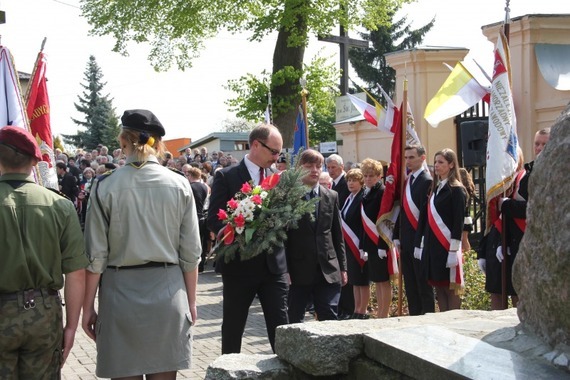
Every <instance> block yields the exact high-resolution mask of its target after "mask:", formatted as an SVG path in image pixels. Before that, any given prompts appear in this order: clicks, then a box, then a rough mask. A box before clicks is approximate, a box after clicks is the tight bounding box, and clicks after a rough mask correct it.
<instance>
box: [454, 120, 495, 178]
mask: <svg viewBox="0 0 570 380" xmlns="http://www.w3.org/2000/svg"><path fill="white" fill-rule="evenodd" d="M459 133H460V138H461V151H462V153H463V166H464V167H470V166H483V165H485V164H486V155H487V138H488V133H489V122H488V121H487V120H476V121H464V122H462V123H461V125H460V126H459Z"/></svg>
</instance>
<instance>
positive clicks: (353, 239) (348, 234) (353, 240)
mask: <svg viewBox="0 0 570 380" xmlns="http://www.w3.org/2000/svg"><path fill="white" fill-rule="evenodd" d="M341 220H342V236H343V237H344V242H345V243H346V245H347V246H348V248H350V252H352V256H354V258H355V259H356V262H357V263H358V265H360V268H362V267H364V264H365V263H366V262H365V261H364V260H363V259H362V258H361V257H360V250H359V249H358V247H359V246H360V239H359V238H358V237H357V236H356V234H355V233H354V231H353V230H352V229H351V228H350V227H349V225H348V224H346V222H345V221H344V219H341Z"/></svg>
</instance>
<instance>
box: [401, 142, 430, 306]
mask: <svg viewBox="0 0 570 380" xmlns="http://www.w3.org/2000/svg"><path fill="white" fill-rule="evenodd" d="M404 158H405V160H406V167H407V168H408V170H409V172H410V175H409V176H408V179H407V180H406V184H405V187H404V198H405V199H404V202H403V207H402V209H401V211H400V216H399V218H398V221H397V222H396V226H395V228H394V243H395V244H396V246H398V249H399V250H400V260H401V262H402V275H403V276H404V284H405V287H406V298H407V299H408V310H409V313H410V315H421V314H425V313H433V312H434V311H435V303H434V296H433V289H432V287H431V286H430V285H429V284H428V283H427V280H426V279H425V277H424V276H423V275H422V271H421V262H420V261H419V260H414V240H415V236H416V233H419V234H421V233H422V231H420V232H417V229H418V220H419V215H420V213H421V212H425V210H426V207H427V202H428V194H429V192H430V189H431V185H432V182H433V179H432V178H431V176H430V174H429V173H428V172H427V171H426V170H425V168H424V162H425V159H426V151H425V148H424V147H423V146H421V145H411V146H406V148H405V151H404Z"/></svg>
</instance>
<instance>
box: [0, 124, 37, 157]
mask: <svg viewBox="0 0 570 380" xmlns="http://www.w3.org/2000/svg"><path fill="white" fill-rule="evenodd" d="M0 144H2V145H6V146H9V147H10V148H12V149H14V150H15V151H17V152H20V153H22V154H25V155H26V156H30V157H33V158H35V159H36V160H38V161H41V160H42V153H41V152H40V148H39V147H38V143H37V142H36V139H35V138H34V136H32V134H31V133H30V132H28V131H27V130H25V129H24V128H20V127H13V126H10V125H9V126H6V127H4V128H2V129H0Z"/></svg>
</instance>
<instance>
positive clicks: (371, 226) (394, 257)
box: [360, 205, 398, 277]
mask: <svg viewBox="0 0 570 380" xmlns="http://www.w3.org/2000/svg"><path fill="white" fill-rule="evenodd" d="M360 214H361V217H362V226H363V227H364V232H365V233H366V235H367V236H368V238H370V240H372V242H373V243H374V245H375V246H376V247H378V243H379V242H380V234H379V233H378V229H377V228H376V223H374V222H373V221H372V220H371V219H370V218H369V217H368V215H366V212H365V211H364V207H363V206H362V205H360ZM374 254H377V252H374ZM386 256H387V260H388V263H387V264H388V274H389V275H390V277H393V276H394V275H396V274H398V254H397V251H396V250H395V249H389V250H388V251H387V252H386Z"/></svg>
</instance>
